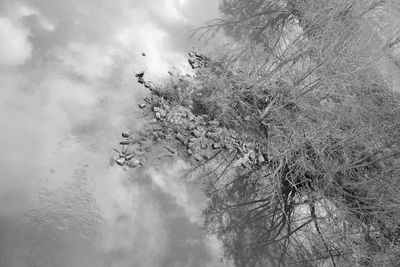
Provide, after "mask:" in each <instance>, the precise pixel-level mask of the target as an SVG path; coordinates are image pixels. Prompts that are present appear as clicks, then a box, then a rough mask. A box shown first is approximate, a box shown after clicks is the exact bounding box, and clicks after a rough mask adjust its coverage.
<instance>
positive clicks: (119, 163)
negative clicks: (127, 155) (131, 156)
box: [115, 158, 125, 166]
mask: <svg viewBox="0 0 400 267" xmlns="http://www.w3.org/2000/svg"><path fill="white" fill-rule="evenodd" d="M115 162H116V163H117V164H118V165H120V166H124V165H125V159H124V158H119V159H117V160H116V161H115Z"/></svg>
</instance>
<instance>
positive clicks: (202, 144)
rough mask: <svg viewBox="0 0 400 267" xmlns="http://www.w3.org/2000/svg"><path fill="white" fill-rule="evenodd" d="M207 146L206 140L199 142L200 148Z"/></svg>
mask: <svg viewBox="0 0 400 267" xmlns="http://www.w3.org/2000/svg"><path fill="white" fill-rule="evenodd" d="M207 147H208V145H207V143H206V142H201V143H200V148H201V149H207Z"/></svg>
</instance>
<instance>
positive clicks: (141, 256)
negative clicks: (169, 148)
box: [0, 158, 219, 267]
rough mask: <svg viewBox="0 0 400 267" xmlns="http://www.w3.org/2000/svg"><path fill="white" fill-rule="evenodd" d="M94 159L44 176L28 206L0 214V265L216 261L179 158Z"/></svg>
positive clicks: (195, 195) (199, 263)
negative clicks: (65, 173)
mask: <svg viewBox="0 0 400 267" xmlns="http://www.w3.org/2000/svg"><path fill="white" fill-rule="evenodd" d="M104 160H105V158H104ZM89 166H90V165H89ZM89 166H86V167H85V166H83V167H81V168H79V169H77V170H75V171H74V173H73V175H72V177H70V179H66V180H65V181H64V182H63V183H61V184H60V183H57V182H54V181H53V182H50V181H49V180H50V179H57V176H56V175H57V172H56V173H55V174H50V175H49V177H50V178H46V179H39V180H38V181H37V186H36V187H35V188H34V190H33V191H32V192H31V195H30V197H29V208H28V209H26V210H25V211H24V212H19V211H18V210H14V212H12V213H10V214H8V215H2V216H0V251H1V254H0V266H21V267H25V266H27V267H28V266H29V267H31V266H38V267H39V266H40V267H41V266H219V265H218V264H217V262H216V255H215V253H217V252H216V251H214V248H213V247H212V246H210V244H209V243H210V240H209V239H207V238H205V237H204V236H203V234H202V233H201V232H200V230H199V228H200V225H199V210H200V206H199V203H200V202H201V197H200V194H199V193H198V192H196V191H195V190H194V188H193V186H192V185H190V184H188V183H186V182H185V181H184V180H182V179H181V178H180V175H181V170H183V167H184V165H183V164H182V163H181V162H175V164H174V167H173V168H171V167H170V166H171V163H168V164H165V165H162V166H160V167H159V168H158V170H156V169H154V168H150V169H142V170H136V171H134V170H132V171H129V172H124V171H123V170H121V169H119V168H112V167H109V166H107V165H106V164H104V165H101V166H97V167H99V168H101V169H100V170H99V169H97V170H94V169H91V168H90V167H89ZM94 166H96V165H94ZM100 173H102V174H103V175H99V174H100ZM8 198H9V199H8V200H7V199H4V198H3V200H6V201H8V202H13V201H14V200H16V199H14V198H18V195H14V196H13V195H9V196H8ZM21 211H22V210H21ZM213 262H214V263H213ZM207 264H208V265H207Z"/></svg>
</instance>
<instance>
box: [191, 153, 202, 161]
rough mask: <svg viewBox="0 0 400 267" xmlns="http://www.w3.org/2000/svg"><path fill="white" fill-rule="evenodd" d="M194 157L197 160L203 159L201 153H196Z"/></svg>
mask: <svg viewBox="0 0 400 267" xmlns="http://www.w3.org/2000/svg"><path fill="white" fill-rule="evenodd" d="M193 158H194V159H195V160H196V161H202V160H203V157H202V156H200V155H199V154H195V155H194V156H193Z"/></svg>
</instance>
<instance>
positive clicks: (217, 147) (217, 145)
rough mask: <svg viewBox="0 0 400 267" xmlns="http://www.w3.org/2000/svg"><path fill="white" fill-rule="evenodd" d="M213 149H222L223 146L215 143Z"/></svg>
mask: <svg viewBox="0 0 400 267" xmlns="http://www.w3.org/2000/svg"><path fill="white" fill-rule="evenodd" d="M212 148H213V149H220V148H221V144H220V143H213V144H212Z"/></svg>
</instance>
